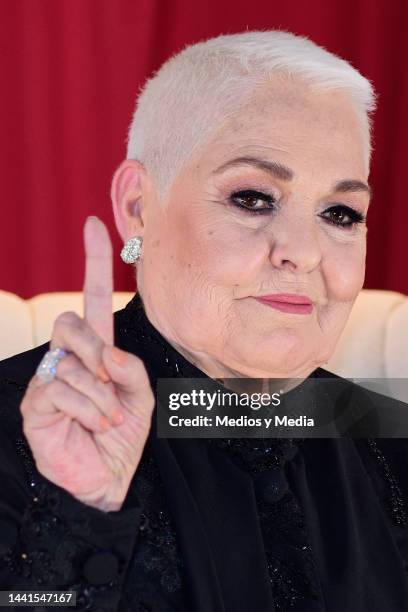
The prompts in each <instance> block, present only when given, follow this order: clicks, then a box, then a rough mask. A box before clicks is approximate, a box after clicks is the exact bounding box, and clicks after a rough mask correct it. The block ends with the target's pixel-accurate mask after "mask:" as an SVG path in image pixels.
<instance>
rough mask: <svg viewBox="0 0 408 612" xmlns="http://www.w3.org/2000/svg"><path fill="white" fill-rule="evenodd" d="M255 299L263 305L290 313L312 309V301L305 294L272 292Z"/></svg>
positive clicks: (308, 312) (300, 312)
mask: <svg viewBox="0 0 408 612" xmlns="http://www.w3.org/2000/svg"><path fill="white" fill-rule="evenodd" d="M255 299H256V300H257V301H258V302H261V303H262V304H265V306H270V307H271V308H275V309H276V310H281V311H282V312H288V313H291V314H310V313H311V312H312V311H313V303H312V301H311V299H310V298H309V297H307V295H297V294H295V293H272V294H271V295H262V296H259V297H255Z"/></svg>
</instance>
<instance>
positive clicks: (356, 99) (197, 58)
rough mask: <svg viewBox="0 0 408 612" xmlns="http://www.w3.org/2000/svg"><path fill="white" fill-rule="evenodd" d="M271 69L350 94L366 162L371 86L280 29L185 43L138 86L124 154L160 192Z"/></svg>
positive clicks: (332, 56) (341, 61) (326, 54)
mask: <svg viewBox="0 0 408 612" xmlns="http://www.w3.org/2000/svg"><path fill="white" fill-rule="evenodd" d="M275 73H281V74H282V73H283V74H286V75H288V76H290V77H295V78H299V79H303V81H305V82H307V83H309V84H310V85H311V86H312V87H316V88H319V89H320V90H326V91H328V90H333V89H340V90H343V91H344V92H346V94H347V95H348V96H349V98H350V100H351V102H352V103H353V106H354V108H355V111H356V114H357V116H358V119H359V121H360V122H361V128H362V133H363V137H364V144H365V149H364V151H365V163H366V168H367V170H368V169H369V166H370V159H371V152H372V145H371V140H372V134H371V132H372V120H371V116H370V113H371V112H372V111H374V110H375V108H376V93H375V91H374V88H373V86H372V84H371V83H370V81H369V80H368V79H367V78H365V77H364V76H362V75H361V74H360V72H359V71H358V70H357V69H356V68H354V67H353V66H352V65H351V64H350V63H349V62H347V61H346V60H344V59H342V58H340V57H338V56H337V55H335V54H333V53H330V52H329V51H327V50H326V49H325V48H323V47H320V46H319V45H317V44H315V43H314V42H312V41H311V40H309V39H308V38H307V37H305V36H297V35H295V34H292V33H291V32H287V31H283V30H267V31H252V32H243V33H240V34H229V35H221V36H218V37H216V38H210V39H208V40H206V41H203V42H198V43H196V44H193V45H189V46H186V47H185V48H184V49H183V50H182V51H180V52H179V53H177V54H175V55H173V56H172V57H170V59H168V60H167V61H166V62H165V63H164V64H163V65H162V66H161V67H160V68H159V70H158V71H157V72H156V73H154V74H153V76H152V77H151V78H150V79H148V80H147V81H146V83H145V85H144V86H143V87H142V88H141V92H140V94H139V96H138V99H137V104H136V109H135V112H134V115H133V119H132V122H131V125H130V127H129V133H128V138H127V145H128V146H127V159H137V160H139V161H140V162H141V163H142V164H143V165H144V166H145V168H146V170H147V171H148V172H149V174H150V175H151V176H152V178H153V181H154V184H155V187H156V189H157V191H158V192H159V193H160V194H161V195H162V196H164V195H165V193H166V192H167V190H168V188H169V187H170V186H171V183H172V181H173V180H174V178H175V177H176V176H177V174H178V172H179V171H180V170H181V169H182V167H183V165H184V164H185V163H186V162H187V161H188V160H189V159H191V157H192V154H193V152H194V151H195V150H196V149H197V148H198V147H200V146H202V145H203V144H204V143H205V141H206V140H207V139H208V138H209V137H210V135H211V134H212V133H213V132H214V131H215V130H216V129H217V128H219V127H220V124H221V123H222V122H223V121H224V120H226V119H228V118H229V117H231V116H232V115H234V114H235V113H237V112H239V110H240V109H242V108H243V107H244V106H245V105H246V104H247V103H248V102H250V99H251V96H253V94H254V91H255V89H256V88H257V87H258V86H261V85H262V84H266V83H267V82H268V80H269V79H270V78H271V77H273V75H274V74H275Z"/></svg>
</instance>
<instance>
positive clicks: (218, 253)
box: [169, 211, 259, 286]
mask: <svg viewBox="0 0 408 612" xmlns="http://www.w3.org/2000/svg"><path fill="white" fill-rule="evenodd" d="M169 240H171V242H172V245H171V247H169V251H171V252H172V253H173V254H174V256H175V262H176V264H177V265H179V266H180V269H181V270H184V271H186V273H187V274H191V275H192V276H194V275H196V276H197V275H199V276H200V277H201V278H202V277H204V278H206V279H207V280H208V281H209V282H210V283H211V282H212V283H214V284H215V285H226V286H233V285H234V284H236V283H237V282H239V281H240V280H241V281H242V278H243V276H244V275H245V273H246V271H247V269H248V264H249V263H250V261H251V259H252V258H253V256H254V255H256V256H257V257H258V255H257V253H258V252H259V248H258V249H257V248H256V247H257V242H258V240H257V238H256V236H255V232H254V231H253V230H252V232H251V230H250V229H248V227H244V226H242V225H240V224H238V223H233V222H228V220H227V221H226V220H225V217H223V218H220V215H219V214H208V211H206V215H200V214H195V215H188V214H184V215H183V216H182V217H180V218H179V220H178V221H177V222H176V223H175V224H174V231H173V232H172V234H171V236H170V237H169Z"/></svg>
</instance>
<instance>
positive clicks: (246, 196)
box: [228, 189, 366, 229]
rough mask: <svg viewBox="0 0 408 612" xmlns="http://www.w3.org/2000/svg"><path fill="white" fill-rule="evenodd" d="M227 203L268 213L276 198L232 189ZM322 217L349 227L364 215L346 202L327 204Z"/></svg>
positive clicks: (274, 209)
mask: <svg viewBox="0 0 408 612" xmlns="http://www.w3.org/2000/svg"><path fill="white" fill-rule="evenodd" d="M259 201H261V202H264V203H265V204H266V206H264V207H262V208H259V207H258V208H255V206H256V204H257V202H259ZM228 203H230V204H231V205H232V206H235V207H237V208H241V209H242V210H244V211H246V212H247V213H249V214H252V215H262V214H270V213H272V212H274V211H276V207H275V205H274V204H275V203H276V199H275V198H274V197H273V196H271V195H269V194H267V193H264V192H262V191H257V190H256V189H243V190H241V191H234V192H233V193H231V195H230V196H229V198H228ZM319 216H320V217H322V218H323V219H325V220H327V222H328V223H330V224H331V225H335V226H337V227H341V228H345V229H350V228H352V227H354V226H355V225H356V224H357V223H364V222H365V220H366V217H365V216H364V215H362V214H361V213H360V212H358V211H357V210H355V209H354V208H351V207H350V206H347V205H346V204H334V205H332V206H329V208H327V209H326V210H325V211H324V212H322V213H321V214H320V215H319Z"/></svg>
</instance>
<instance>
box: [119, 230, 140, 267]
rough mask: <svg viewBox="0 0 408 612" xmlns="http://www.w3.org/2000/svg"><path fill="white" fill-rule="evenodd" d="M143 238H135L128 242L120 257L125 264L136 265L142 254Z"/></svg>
mask: <svg viewBox="0 0 408 612" xmlns="http://www.w3.org/2000/svg"><path fill="white" fill-rule="evenodd" d="M142 242H143V238H142V237H141V236H134V237H133V238H129V240H127V241H126V243H125V246H124V247H123V249H122V251H121V253H120V256H121V258H122V260H123V261H124V262H125V263H128V264H132V263H135V262H136V261H137V260H138V259H139V258H140V254H141V249H142Z"/></svg>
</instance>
